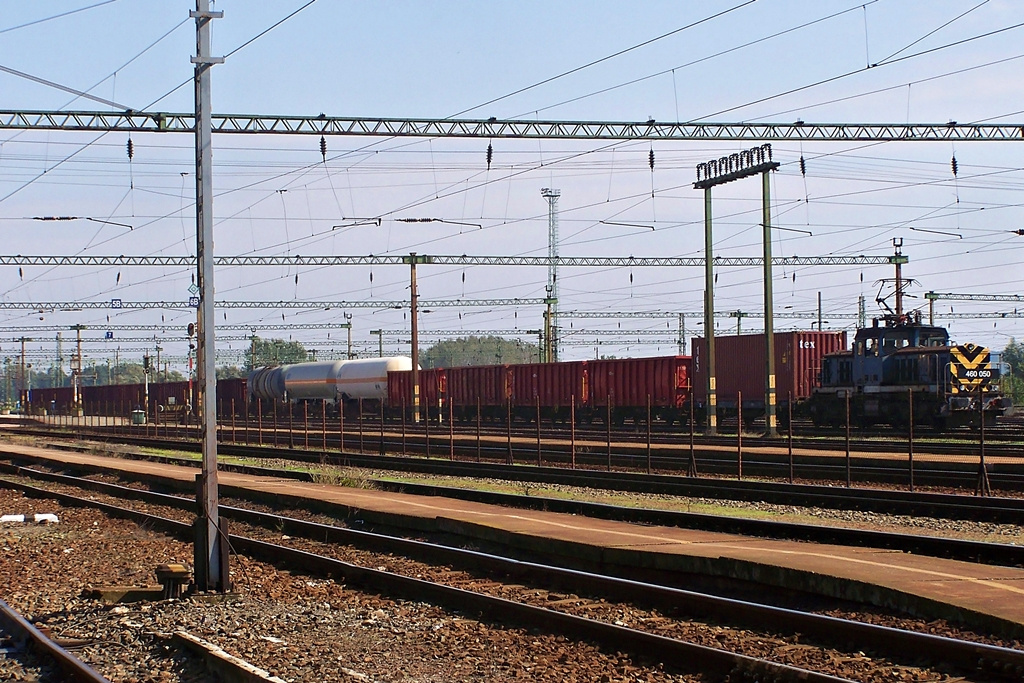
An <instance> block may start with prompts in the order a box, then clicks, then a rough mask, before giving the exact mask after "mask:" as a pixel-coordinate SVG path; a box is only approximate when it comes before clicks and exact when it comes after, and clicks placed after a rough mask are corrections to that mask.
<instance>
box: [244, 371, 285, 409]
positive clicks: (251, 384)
mask: <svg viewBox="0 0 1024 683" xmlns="http://www.w3.org/2000/svg"><path fill="white" fill-rule="evenodd" d="M282 369H283V368H282V366H280V365H273V366H267V367H262V368H256V369H255V370H253V371H252V372H250V373H249V378H248V379H247V380H246V383H245V386H246V387H247V388H248V390H249V398H250V399H251V400H252V399H257V398H259V399H262V400H264V401H277V400H280V399H282V398H284V375H283V374H282V372H281V370H282Z"/></svg>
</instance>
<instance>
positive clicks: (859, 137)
mask: <svg viewBox="0 0 1024 683" xmlns="http://www.w3.org/2000/svg"><path fill="white" fill-rule="evenodd" d="M195 118H196V117H195V114H194V113H168V112H138V111H126V112H97V111H41V110H0V130H60V131H84V132H124V133H140V132H152V133H193V132H194V130H195ZM210 124H211V128H212V132H213V133H218V134H219V133H232V134H242V135H267V134H269V135H342V136H357V137H399V138H401V137H415V138H487V139H498V138H517V139H546V140H675V141H688V140H698V141H709V140H723V141H724V140H744V141H756V142H763V141H780V140H787V141H788V140H795V141H802V142H803V141H832V142H868V141H876V142H935V141H955V142H966V141H979V142H980V141H998V142H1007V141H1017V142H1020V141H1022V140H1024V124H1019V123H956V122H953V121H950V122H947V123H808V122H804V121H795V122H793V123H744V122H712V121H706V122H705V121H688V122H680V123H675V122H665V121H655V120H653V119H651V120H647V121H556V120H551V121H536V120H518V119H502V120H499V119H494V118H491V119H428V118H381V117H342V116H324V115H323V114H320V115H316V116H266V115H248V114H212V115H211V120H210Z"/></svg>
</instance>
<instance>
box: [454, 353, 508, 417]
mask: <svg viewBox="0 0 1024 683" xmlns="http://www.w3.org/2000/svg"><path fill="white" fill-rule="evenodd" d="M510 368H511V366H509V365H473V366H468V367H455V368H447V369H446V372H447V377H448V400H450V401H451V403H452V410H453V411H454V414H455V416H456V417H457V418H459V419H467V420H468V419H471V418H475V417H476V411H477V406H478V405H479V406H480V414H481V417H482V418H487V419H503V418H504V417H505V412H506V410H507V408H506V405H507V403H508V399H509V396H510V395H511V393H512V371H511V369H510Z"/></svg>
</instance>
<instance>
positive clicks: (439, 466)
mask: <svg viewBox="0 0 1024 683" xmlns="http://www.w3.org/2000/svg"><path fill="white" fill-rule="evenodd" d="M132 441H135V442H140V441H141V440H137V441H136V440H132ZM118 442H119V443H125V440H124V439H123V438H118ZM146 443H147V444H148V445H163V446H167V445H174V446H176V447H177V448H180V449H182V450H196V448H197V447H196V446H195V444H194V443H192V444H189V443H184V444H182V443H181V442H176V443H175V442H168V441H166V440H147V441H146ZM218 449H219V450H220V451H221V452H223V453H224V454H225V455H234V456H240V457H257V458H271V459H282V458H283V459H290V460H299V461H304V462H308V463H311V464H321V463H326V464H330V465H337V466H342V465H346V466H355V467H369V468H377V469H389V470H402V471H414V472H421V473H424V472H425V473H439V474H445V475H450V476H473V477H489V478H501V479H510V480H513V481H534V482H541V483H547V484H565V485H575V486H590V487H593V488H598V489H605V490H618V491H643V492H647V493H661V494H665V495H682V496H697V497H714V498H731V499H738V500H761V501H766V502H770V503H777V504H783V505H794V504H796V505H807V506H819V507H828V508H836V509H851V508H852V509H860V510H877V511H883V512H887V513H891V514H908V515H923V514H927V515H931V516H937V517H942V518H950V519H965V518H969V519H976V520H988V521H1002V522H1008V523H1017V524H1021V523H1024V500H1020V499H1014V498H997V499H991V498H989V499H985V500H980V499H978V498H976V497H969V496H955V495H948V494H935V493H922V492H915V493H909V492H903V491H884V490H872V489H849V490H841V491H836V489H835V488H834V487H830V486H810V485H791V484H786V485H772V484H767V483H763V482H757V481H731V480H728V481H726V480H717V479H695V478H689V477H672V476H666V475H648V474H623V473H615V472H612V473H606V472H599V471H594V470H576V471H567V470H564V469H560V468H551V467H541V468H536V467H531V468H524V467H522V466H506V465H489V464H488V465H483V466H481V465H477V464H475V463H463V462H458V461H455V462H450V461H435V460H426V459H423V458H395V457H387V456H384V457H381V456H368V455H362V454H351V453H349V454H345V455H343V456H341V455H328V456H327V457H326V458H325V457H324V453H323V451H308V452H303V451H301V450H300V449H294V450H293V449H288V448H279V449H275V448H267V447H248V448H247V447H244V446H238V445H231V444H224V443H221V444H220V445H219V446H218ZM7 457H8V458H9V459H14V460H19V461H28V462H44V461H45V460H44V459H36V458H33V457H31V456H28V455H17V456H13V455H8V456H7ZM132 457H134V458H136V459H143V460H150V461H154V462H162V463H165V464H172V465H178V466H185V467H194V466H195V461H193V460H188V459H184V458H174V457H170V456H159V455H146V454H141V453H136V454H132ZM0 467H4V468H7V469H9V467H10V466H5V465H0ZM218 468H219V469H220V470H221V471H224V472H239V473H243V474H252V475H257V476H273V477H280V478H288V479H297V480H300V481H310V478H309V475H308V474H307V473H304V472H296V471H293V470H280V469H273V468H264V467H254V466H250V465H240V464H228V463H223V462H221V463H219V466H218ZM82 469H85V468H82ZM40 476H42V477H44V475H40ZM44 478H45V477H44ZM373 484H374V486H376V487H378V488H379V489H381V490H386V491H392V492H399V493H400V492H407V493H415V494H417V495H423V496H439V497H446V498H454V499H459V500H469V501H474V502H479V503H485V504H491V505H499V506H503V507H510V508H519V509H537V510H549V511H552V512H562V513H566V514H573V515H579V516H581V517H592V518H598V519H609V520H617V521H625V522H635V523H641V524H652V525H659V526H670V527H679V528H686V529H700V530H704V531H716V532H722V533H729V534H740V535H745V536H757V537H762V538H775V539H791V540H804V541H811V542H817V543H831V544H836V545H849V546H857V547H876V548H887V549H892V550H899V551H901V552H912V553H916V554H920V555H929V556H934V557H945V558H951V559H958V560H964V561H971V562H981V563H987V564H994V565H1004V566H1020V565H1024V547H1021V546H1016V545H1009V544H1003V543H986V542H983V541H970V540H962V539H948V538H940V537H931V536H923V535H918V534H900V533H894V532H885V531H870V530H864V529H851V528H842V527H824V526H820V525H813V524H799V523H793V522H780V521H771V520H762V519H744V518H740V517H721V516H718V515H710V514H702V513H696V512H681V511H671V510H657V509H650V508H633V507H619V506H615V505H606V504H601V503H589V502H584V501H575V500H565V499H559V498H548V497H543V496H537V495H531V496H523V495H516V494H508V493H498V492H489V491H479V490H474V489H460V488H455V487H444V486H438V485H432V484H416V483H411V482H401V483H395V482H390V481H386V480H374V481H373ZM237 494H238V495H239V496H240V497H241V496H242V493H241V491H238V492H237Z"/></svg>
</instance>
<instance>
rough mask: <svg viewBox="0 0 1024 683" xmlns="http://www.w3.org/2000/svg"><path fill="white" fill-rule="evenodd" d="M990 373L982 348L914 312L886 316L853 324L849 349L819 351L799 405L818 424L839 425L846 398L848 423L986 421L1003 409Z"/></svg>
mask: <svg viewBox="0 0 1024 683" xmlns="http://www.w3.org/2000/svg"><path fill="white" fill-rule="evenodd" d="M880 323H881V324H880ZM998 379H999V371H998V364H996V363H993V359H992V354H991V353H990V352H989V350H988V349H987V348H985V347H983V346H978V345H975V344H960V345H952V346H951V345H950V341H949V333H948V332H947V331H946V329H945V328H944V327H936V326H934V325H925V324H922V323H921V314H920V312H914V313H912V314H910V315H886V316H884V317H883V318H882V319H881V321H880V320H879V319H877V318H876V319H875V320H874V324H873V326H872V327H867V328H863V329H860V330H858V331H857V336H856V338H855V340H854V343H853V348H851V349H848V350H846V351H840V352H836V353H831V354H828V355H826V356H824V358H823V359H822V366H821V375H820V386H818V387H817V388H815V390H814V393H813V394H812V395H811V397H810V399H809V401H808V403H807V404H806V410H807V411H809V413H810V416H811V417H812V419H813V420H814V423H815V424H817V425H819V426H825V425H828V426H840V425H844V424H846V419H847V417H846V413H847V400H848V401H849V414H850V422H851V424H854V425H861V426H868V425H872V424H878V423H881V424H889V425H893V426H906V425H908V424H909V423H910V422H911V420H913V422H914V424H930V425H931V426H933V427H935V428H936V429H944V428H947V427H957V426H971V427H976V426H978V425H979V424H980V422H981V421H982V420H984V421H985V424H986V425H992V424H994V423H995V420H996V417H997V416H1000V415H1002V414H1004V412H1006V410H1007V409H1008V408H1009V405H1008V399H1005V398H1004V397H1003V396H1002V395H1001V394H1000V393H999V388H998V385H997V384H996V381H997V380H998Z"/></svg>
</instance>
